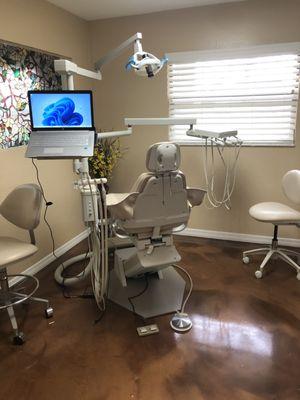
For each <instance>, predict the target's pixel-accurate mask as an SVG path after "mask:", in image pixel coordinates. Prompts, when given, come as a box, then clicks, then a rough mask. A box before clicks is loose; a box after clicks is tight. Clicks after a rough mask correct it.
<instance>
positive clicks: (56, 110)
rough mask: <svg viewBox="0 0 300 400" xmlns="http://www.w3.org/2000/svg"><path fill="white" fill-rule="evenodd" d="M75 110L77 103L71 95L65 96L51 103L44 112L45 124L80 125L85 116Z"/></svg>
mask: <svg viewBox="0 0 300 400" xmlns="http://www.w3.org/2000/svg"><path fill="white" fill-rule="evenodd" d="M74 111H75V103H74V101H73V100H72V99H70V98H69V97H64V98H63V99H61V100H58V101H57V102H56V103H52V104H49V105H48V106H47V107H46V108H45V109H44V112H43V117H44V119H43V121H42V123H43V125H44V126H74V125H75V126H78V125H81V124H82V122H83V116H82V115H81V114H80V113H78V112H74Z"/></svg>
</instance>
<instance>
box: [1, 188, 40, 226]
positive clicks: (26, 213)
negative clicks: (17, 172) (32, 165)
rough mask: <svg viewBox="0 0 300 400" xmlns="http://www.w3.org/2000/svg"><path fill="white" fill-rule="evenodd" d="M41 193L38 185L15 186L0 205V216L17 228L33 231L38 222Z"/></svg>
mask: <svg viewBox="0 0 300 400" xmlns="http://www.w3.org/2000/svg"><path fill="white" fill-rule="evenodd" d="M41 207H42V193H41V189H40V187H39V186H38V185H35V184H34V183H28V184H25V185H20V186H17V187H16V188H15V189H14V190H13V191H12V192H10V193H9V195H8V196H7V197H6V199H5V200H4V201H3V202H2V204H1V205H0V214H1V215H2V216H3V217H4V218H6V219H7V220H8V221H9V222H11V223H13V224H14V225H16V226H18V227H19V228H22V229H26V230H29V231H33V229H35V228H36V227H37V226H38V224H39V222H40V215H41Z"/></svg>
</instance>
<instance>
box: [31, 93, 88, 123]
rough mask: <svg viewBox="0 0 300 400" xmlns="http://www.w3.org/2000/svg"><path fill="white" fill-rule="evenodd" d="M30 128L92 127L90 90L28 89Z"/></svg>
mask: <svg viewBox="0 0 300 400" xmlns="http://www.w3.org/2000/svg"><path fill="white" fill-rule="evenodd" d="M28 99H29V109H30V118H31V127H32V130H43V129H46V130H49V129H50V130H66V129H72V130H74V129H79V130H82V129H89V130H92V129H94V121H93V105H92V92H91V91H77V90H76V91H73V90H67V91H59V92H53V91H51V92H50V91H29V92H28Z"/></svg>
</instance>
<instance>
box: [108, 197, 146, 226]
mask: <svg viewBox="0 0 300 400" xmlns="http://www.w3.org/2000/svg"><path fill="white" fill-rule="evenodd" d="M138 195H139V193H138V192H133V193H109V194H108V195H107V196H106V205H107V208H108V210H109V211H110V213H111V215H112V217H114V218H116V219H121V220H125V219H132V217H133V205H134V203H135V201H136V198H137V196H138Z"/></svg>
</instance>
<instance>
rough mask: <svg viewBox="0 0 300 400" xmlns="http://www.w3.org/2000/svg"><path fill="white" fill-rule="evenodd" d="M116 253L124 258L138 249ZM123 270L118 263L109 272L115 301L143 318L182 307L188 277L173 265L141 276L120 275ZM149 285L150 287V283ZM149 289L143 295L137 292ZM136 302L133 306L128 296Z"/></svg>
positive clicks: (112, 295)
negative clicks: (177, 270)
mask: <svg viewBox="0 0 300 400" xmlns="http://www.w3.org/2000/svg"><path fill="white" fill-rule="evenodd" d="M116 253H118V254H116V255H115V257H116V258H121V257H122V259H123V261H124V260H125V259H126V258H127V259H130V258H131V257H134V256H135V253H136V249H135V248H129V249H122V250H117V251H116ZM120 275H123V276H124V271H123V272H121V273H120V263H118V262H116V263H115V268H114V270H112V271H111V272H110V279H109V291H108V298H109V299H110V300H111V301H113V302H114V303H117V304H119V305H120V306H122V307H124V308H126V309H127V310H129V311H134V312H135V313H136V314H138V315H140V316H141V317H143V318H151V317H155V316H158V315H163V314H169V313H172V312H175V311H177V310H180V309H181V306H182V301H183V296H184V290H185V280H184V279H183V278H182V277H181V276H180V275H179V274H178V272H176V271H175V269H174V268H173V267H172V266H169V267H167V268H164V270H163V271H162V270H160V271H158V272H154V273H148V274H147V275H145V274H143V275H140V277H132V278H125V280H126V286H124V284H123V283H124V281H123V282H122V280H121V279H120ZM147 286H148V287H147ZM146 287H147V289H146V290H145V292H144V293H143V294H142V295H141V296H137V297H136V298H134V296H136V295H138V294H139V293H141V292H142V291H143V289H144V288H146ZM131 297H132V300H131V302H132V303H133V304H134V309H133V307H132V304H131V303H130V301H129V299H130V298H131Z"/></svg>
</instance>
